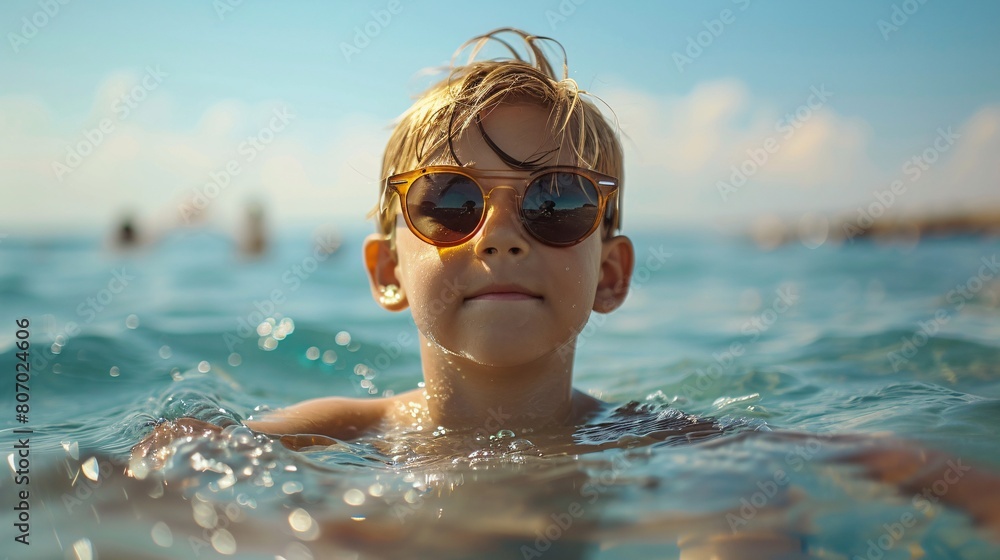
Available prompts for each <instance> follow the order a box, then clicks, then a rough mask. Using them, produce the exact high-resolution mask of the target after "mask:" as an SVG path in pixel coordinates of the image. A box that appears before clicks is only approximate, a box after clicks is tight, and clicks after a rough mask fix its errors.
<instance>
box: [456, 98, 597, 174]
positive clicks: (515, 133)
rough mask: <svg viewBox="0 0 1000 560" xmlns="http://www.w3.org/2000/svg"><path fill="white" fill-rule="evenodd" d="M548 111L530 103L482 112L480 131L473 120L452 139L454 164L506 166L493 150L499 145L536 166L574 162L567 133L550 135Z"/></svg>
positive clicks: (507, 104)
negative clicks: (455, 157) (534, 163)
mask: <svg viewBox="0 0 1000 560" xmlns="http://www.w3.org/2000/svg"><path fill="white" fill-rule="evenodd" d="M550 113H551V110H550V109H549V108H548V107H545V106H543V105H540V104H537V103H530V102H515V103H501V104H498V105H496V106H494V107H492V108H490V109H487V110H485V111H483V112H482V113H481V115H480V124H481V130H480V127H479V126H476V124H475V123H473V124H472V125H470V126H469V127H468V128H467V129H466V130H465V131H463V132H462V133H461V134H459V135H457V136H456V137H455V138H454V139H453V141H452V146H453V148H454V150H455V155H456V156H457V157H458V162H454V163H458V164H461V165H471V166H473V167H478V168H481V169H510V168H511V167H510V165H508V164H507V163H506V162H504V160H503V158H501V157H500V155H499V154H498V153H497V150H496V148H499V150H501V151H503V152H505V153H506V154H507V155H509V156H510V157H512V158H513V159H514V160H517V161H531V162H537V163H536V165H538V166H550V165H578V164H579V160H578V158H577V157H576V155H575V154H574V151H573V149H572V147H571V143H570V142H569V138H568V137H567V135H560V136H561V137H557V136H556V135H555V134H554V130H553V129H554V128H555V123H554V122H553V120H552V118H551V116H550ZM484 133H485V136H486V137H488V138H486V137H484ZM490 142H492V144H493V146H491V145H490ZM448 159H451V158H450V155H449V157H448Z"/></svg>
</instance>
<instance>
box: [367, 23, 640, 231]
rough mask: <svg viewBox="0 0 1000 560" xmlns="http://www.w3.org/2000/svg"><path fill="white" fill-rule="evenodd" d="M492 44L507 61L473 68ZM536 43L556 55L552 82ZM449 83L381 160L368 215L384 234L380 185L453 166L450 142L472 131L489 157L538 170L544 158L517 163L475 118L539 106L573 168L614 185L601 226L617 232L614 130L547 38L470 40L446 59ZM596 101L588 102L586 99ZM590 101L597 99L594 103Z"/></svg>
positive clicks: (396, 135)
mask: <svg viewBox="0 0 1000 560" xmlns="http://www.w3.org/2000/svg"><path fill="white" fill-rule="evenodd" d="M505 34H514V35H516V36H517V38H518V39H519V40H520V41H519V42H523V43H524V45H525V46H526V48H527V55H528V56H527V57H522V56H521V54H520V53H519V52H518V51H517V49H516V48H514V46H513V45H511V44H510V43H508V42H507V41H505V40H504V38H503V36H504V35H505ZM490 41H495V42H497V43H499V44H500V45H502V46H503V47H505V48H506V49H507V50H508V51H509V52H510V58H503V59H492V60H476V56H477V55H478V54H479V53H480V51H481V50H482V49H483V47H485V46H486V45H487V44H488V43H489V42H490ZM542 41H551V42H552V43H554V44H555V45H556V46H558V47H559V49H560V50H561V52H562V55H563V60H562V77H561V78H559V77H557V75H556V73H555V69H554V68H553V65H552V63H551V61H550V60H549V58H548V57H547V56H546V55H545V53H544V52H543V51H542V48H541V47H542ZM469 47H471V52H470V54H469V57H468V60H467V62H466V64H465V65H456V64H455V59H456V58H457V57H458V56H459V55H460V54H461V53H462V52H463V51H464V50H466V49H467V48H469ZM449 69H450V73H449V75H448V77H447V78H446V79H444V80H441V81H440V82H438V83H436V84H434V85H433V86H431V87H430V88H429V89H427V91H425V92H424V93H423V94H422V95H421V96H420V97H419V98H418V99H417V101H416V102H415V103H414V104H413V106H411V107H410V108H409V109H408V110H407V111H406V112H404V113H403V114H402V115H401V116H400V117H399V119H398V122H397V123H396V126H395V129H394V130H393V132H392V136H391V137H390V138H389V143H388V144H387V145H386V149H385V154H384V155H383V158H382V172H381V181H380V183H381V192H380V194H379V203H378V206H377V208H376V209H375V210H374V211H373V212H372V213H373V214H376V213H377V216H378V221H379V226H380V227H381V230H382V233H384V234H387V235H388V234H390V233H391V232H392V230H393V229H394V223H395V219H396V212H398V210H394V205H393V207H390V205H391V202H392V201H391V200H390V197H389V196H388V194H389V193H388V191H387V183H386V179H387V178H388V177H389V176H391V175H393V174H395V173H400V172H403V171H408V170H411V169H415V168H417V167H421V166H423V165H428V164H429V163H430V162H431V161H432V160H433V161H436V160H441V159H446V158H450V159H451V160H454V162H455V164H458V162H457V157H456V156H455V153H454V150H453V149H452V141H453V140H454V138H456V137H458V136H459V135H461V134H462V133H463V132H465V131H466V130H467V129H468V128H469V127H470V126H473V125H476V126H478V127H479V131H480V133H481V134H482V135H483V137H484V138H485V139H486V141H487V143H488V144H489V145H490V147H491V149H493V151H494V152H496V153H497V155H498V156H500V158H501V159H503V161H504V162H505V163H507V164H508V165H510V166H511V167H514V168H521V169H533V168H537V167H539V166H540V164H539V163H538V162H540V161H542V160H544V159H545V158H546V156H548V155H549V154H550V153H548V152H546V153H541V154H536V155H535V156H534V157H533V158H530V159H525V160H520V161H519V160H516V159H514V158H512V157H511V156H510V155H508V154H506V153H505V152H503V151H502V150H501V149H500V148H499V146H496V145H495V144H494V143H493V142H492V141H491V140H490V139H489V137H488V136H487V135H486V131H485V130H484V129H483V128H482V125H481V123H480V115H481V114H483V113H484V112H488V111H489V110H490V109H491V108H493V107H494V106H496V105H497V104H499V103H501V102H503V101H510V100H515V99H516V100H518V101H528V102H531V103H537V104H538V105H541V106H543V107H547V108H549V110H550V115H549V122H551V123H552V134H553V136H554V137H555V138H557V139H558V140H559V142H558V145H559V146H562V145H563V144H564V143H568V145H569V146H570V147H571V149H572V150H573V152H574V154H575V156H576V159H577V161H578V162H579V165H581V166H585V167H588V168H590V169H593V170H595V171H598V172H600V173H604V174H607V175H611V176H613V177H616V178H618V180H619V190H618V196H617V199H618V200H617V201H616V202H617V204H615V205H614V206H615V208H614V212H612V213H609V214H610V215H609V217H608V220H607V221H606V223H605V226H606V233H607V234H611V233H613V232H614V231H616V230H617V229H618V228H619V227H621V225H620V224H621V213H620V206H621V203H620V201H621V186H620V185H621V183H622V178H623V171H624V170H623V156H622V148H621V143H620V141H619V139H618V134H617V126H613V125H612V124H611V123H610V122H608V120H607V119H606V118H605V117H604V115H603V114H602V113H601V111H600V110H599V109H598V108H597V106H596V105H594V104H593V103H591V102H590V101H588V100H586V99H584V96H591V95H590V94H588V93H587V92H586V91H584V90H582V89H580V88H579V87H578V86H577V83H576V81H574V80H573V79H571V78H570V77H569V70H568V67H567V63H566V52H565V50H564V49H563V48H562V45H560V44H559V43H558V42H557V41H555V40H553V39H550V38H548V37H538V36H534V35H529V34H528V33H526V32H524V31H521V30H519V29H513V28H509V27H504V28H500V29H495V30H493V31H490V32H489V33H486V34H484V35H480V36H478V37H474V38H473V39H471V40H469V41H467V42H466V43H465V44H464V45H462V46H461V47H460V48H459V49H458V51H456V53H455V55H454V57H452V63H451V66H450V68H449ZM591 97H594V96H591ZM595 99H596V97H595Z"/></svg>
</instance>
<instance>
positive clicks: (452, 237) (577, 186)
mask: <svg viewBox="0 0 1000 560" xmlns="http://www.w3.org/2000/svg"><path fill="white" fill-rule="evenodd" d="M493 177H495V178H509V179H522V180H524V185H523V187H522V188H521V189H517V188H515V189H514V190H515V198H516V200H517V207H518V214H519V216H520V218H521V223H522V224H523V225H524V229H525V230H527V231H528V233H530V234H531V236H532V237H534V238H535V239H537V240H539V241H541V242H542V243H545V244H546V245H552V246H555V247H568V246H570V245H576V244H577V243H580V242H581V241H583V240H584V239H586V238H587V237H588V236H590V234H592V233H594V231H595V230H597V228H598V227H599V226H600V225H601V221H602V219H603V220H606V221H608V222H609V223H610V224H611V225H615V224H614V223H613V221H614V218H615V216H616V215H617V210H618V208H617V206H618V203H617V200H618V199H617V196H615V195H616V193H617V191H618V187H619V185H618V180H617V179H615V178H614V177H611V176H609V175H603V174H601V173H597V172H595V171H591V170H589V169H583V168H579V167H564V166H559V167H546V168H543V169H539V170H538V171H535V172H533V173H531V174H530V175H528V177H527V178H526V179H525V177H524V172H523V171H488V170H480V169H474V168H467V167H454V166H450V165H433V166H428V167H421V168H419V169H414V170H413V171H407V172H406V173H399V174H397V175H393V176H391V177H389V178H388V179H386V188H385V191H384V194H383V196H384V197H385V199H383V204H382V205H381V208H383V212H385V213H387V212H388V208H389V205H388V202H389V198H390V197H391V196H392V195H393V194H395V195H396V196H398V197H399V201H400V207H401V209H402V213H403V219H404V220H406V225H407V227H409V228H410V231H412V232H413V234H414V235H416V236H417V237H419V238H420V239H422V240H423V241H425V242H427V243H430V244H431V245H436V246H438V247H452V246H455V245H459V244H462V243H465V242H466V241H468V240H469V239H470V238H472V236H473V235H475V234H476V232H477V231H479V228H480V227H482V225H483V222H484V221H486V201H487V200H489V197H490V194H491V193H492V192H493V188H491V189H489V190H486V189H484V188H483V186H482V184H481V182H480V181H481V180H482V179H485V178H493ZM494 188H499V187H494ZM507 188H511V187H507ZM612 196H615V202H614V204H608V202H609V199H610V198H611V197H612Z"/></svg>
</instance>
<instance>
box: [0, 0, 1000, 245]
mask: <svg viewBox="0 0 1000 560" xmlns="http://www.w3.org/2000/svg"><path fill="white" fill-rule="evenodd" d="M577 1H578V0H577ZM56 7H58V11H57V12H56ZM46 8H48V10H49V11H50V12H55V13H54V15H51V16H50V15H48V14H46V13H45V9H46ZM229 8H231V9H229ZM390 8H392V9H393V10H394V11H395V12H396V13H392V12H391V11H390ZM727 10H728V12H727ZM39 14H42V15H39ZM25 18H26V19H25ZM894 18H895V19H894ZM379 19H381V20H382V21H381V22H380V21H379ZM998 19H1000V3H996V2H986V1H982V2H943V1H941V0H927V1H926V2H923V3H921V2H919V1H918V0H908V1H905V2H904V1H899V0H891V1H890V0H868V1H860V0H858V1H844V2H827V3H818V2H808V3H807V2H792V1H786V2H774V1H772V2H764V1H762V0H714V1H701V2H694V1H691V2H615V3H613V2H610V1H607V0H585V1H583V2H580V3H579V4H578V3H577V2H575V1H573V0H563V1H561V2H560V1H557V0H552V1H541V2H528V1H513V2H497V3H487V2H480V3H471V2H427V1H425V2H418V1H412V0H411V1H408V0H398V2H388V1H372V2H349V3H348V2H320V1H312V2H281V3H277V2H265V1H263V0H243V1H242V2H238V1H236V0H218V1H215V2H213V1H212V0H202V1H185V2H159V3H155V4H154V3H152V2H124V1H121V2H110V1H99V0H96V1H88V2H83V1H81V0H70V1H68V2H67V3H66V4H62V3H60V2H59V1H58V0H41V1H39V0H35V1H10V2H4V3H2V4H0V31H2V32H3V35H4V41H3V43H2V44H0V127H2V128H3V137H2V138H0V149H2V151H0V189H2V195H3V197H4V198H5V199H6V200H7V201H8V203H6V204H3V205H2V207H0V224H2V225H0V228H3V227H8V228H24V227H30V228H35V229H36V230H42V231H45V230H51V229H53V228H55V229H66V228H76V227H86V228H101V227H106V225H107V224H108V223H110V221H111V220H112V219H113V217H114V216H115V215H117V213H119V212H120V211H121V209H122V208H124V207H126V206H127V207H131V208H133V209H135V210H136V211H137V212H139V213H140V214H141V215H143V216H148V217H150V219H153V218H155V219H157V220H161V221H162V222H164V223H166V222H169V221H171V220H173V219H176V217H177V214H178V213H179V207H180V206H181V205H182V204H184V203H185V202H186V201H187V202H189V201H190V200H191V198H192V197H193V196H196V193H197V192H199V190H201V191H204V188H205V185H206V184H207V183H208V182H209V181H210V178H211V177H212V175H211V174H212V173H215V174H216V176H218V174H219V173H222V172H223V171H224V170H225V169H226V165H227V163H229V162H231V161H234V160H235V161H236V162H237V163H238V165H239V168H240V173H239V174H235V175H232V176H231V177H230V178H229V182H228V184H227V185H226V186H225V188H223V189H222V190H221V191H220V192H219V193H218V195H217V196H215V197H209V198H210V200H208V203H207V204H206V207H207V209H206V213H207V215H209V216H210V217H211V218H212V219H218V220H220V221H223V222H224V221H226V220H232V219H234V216H235V215H236V214H237V212H238V211H239V209H240V208H241V207H242V205H243V204H244V202H245V201H246V200H247V199H248V198H258V199H262V200H264V201H265V203H266V204H267V205H268V207H269V208H271V210H272V211H271V216H272V218H271V219H272V221H275V222H277V223H278V224H282V223H292V222H295V223H301V222H322V221H329V220H339V221H341V222H342V223H345V224H354V223H357V224H360V223H361V222H362V221H363V214H364V212H365V210H366V209H367V208H368V207H369V206H370V205H371V204H372V203H373V202H374V192H375V190H374V189H375V183H376V181H377V177H375V176H376V175H377V167H378V162H379V160H380V158H381V150H382V148H383V147H384V142H385V140H386V139H387V137H388V126H389V125H390V123H391V122H392V120H393V118H395V117H396V116H398V115H399V114H400V113H401V112H402V111H403V110H405V109H406V107H407V106H408V105H409V102H410V101H411V98H412V97H413V96H414V95H416V94H417V93H418V92H419V91H420V89H421V86H422V85H426V84H427V79H426V78H420V77H419V76H418V73H419V72H420V71H421V70H422V69H425V68H427V67H432V66H437V65H440V64H443V63H446V62H447V61H448V60H449V58H450V57H451V55H452V53H453V52H454V50H455V49H456V48H457V47H458V46H459V45H461V44H462V43H463V42H464V41H465V40H467V39H468V38H470V37H472V36H474V35H477V34H480V33H483V32H485V31H487V30H489V29H492V28H495V27H502V26H514V27H519V28H522V29H525V30H527V31H529V32H532V33H535V34H538V35H546V36H551V37H553V38H555V39H557V40H559V41H560V42H561V43H562V44H563V46H564V47H565V48H566V50H567V52H568V55H569V68H570V76H571V77H572V78H574V79H575V80H577V82H578V83H579V84H580V86H581V87H582V88H584V89H586V90H588V91H590V92H592V93H594V94H596V95H598V96H600V97H601V98H602V99H604V100H606V101H607V102H608V103H609V104H610V105H611V107H612V108H613V109H614V110H615V112H616V113H617V115H618V118H619V120H620V124H621V126H622V130H623V131H624V132H625V134H626V135H627V137H628V139H627V140H626V146H627V157H628V159H627V163H626V165H627V167H626V170H627V171H626V189H628V190H627V195H626V212H627V216H628V217H629V218H628V219H630V220H633V221H632V222H631V223H635V224H640V225H642V224H661V223H676V224H678V225H684V226H698V225H704V224H705V223H706V222H710V223H713V224H715V223H723V222H725V223H745V222H752V221H753V220H757V219H760V218H761V217H762V216H764V217H780V218H781V219H787V220H796V219H799V218H800V216H802V215H804V214H809V215H813V216H815V215H823V216H829V217H831V218H832V217H835V216H838V215H845V214H851V213H852V212H855V211H856V208H868V207H869V206H870V205H871V203H872V202H873V201H874V200H876V199H875V198H874V195H873V191H876V190H880V189H881V190H884V189H887V188H889V185H890V184H892V182H893V181H896V180H901V181H903V182H904V185H905V186H906V191H905V192H904V193H903V194H901V195H899V196H897V197H896V200H894V201H893V203H892V204H891V205H890V206H891V208H888V209H887V211H888V212H899V213H907V212H911V213H916V212H926V211H930V210H940V209H942V208H951V207H954V208H972V207H982V205H983V204H984V203H989V204H995V205H1000V185H998V184H997V181H998V180H997V177H1000V167H998V166H1000V163H998V161H997V160H1000V158H997V157H996V156H997V154H1000V72H998V71H997V69H998V68H1000V34H997V33H996V21H998ZM32 20H34V22H35V23H34V24H31V23H30V22H31V21H32ZM25 21H28V22H29V24H28V25H26V24H25ZM880 21H882V22H884V23H883V24H882V27H881V28H880V23H879V22H880ZM42 22H44V24H43V25H37V30H36V31H37V32H33V30H35V25H36V24H39V23H42ZM889 25H892V26H893V27H888V26H889ZM366 26H367V29H368V30H370V31H375V33H374V34H372V35H373V36H370V37H369V36H365V37H363V38H362V39H361V40H360V41H359V42H357V44H355V41H356V38H357V37H358V30H361V32H362V33H363V32H364V30H365V29H366ZM713 32H714V33H713ZM366 40H367V44H365V41H366ZM699 40H700V42H701V44H700V45H699V46H698V49H700V52H699V51H698V50H697V49H695V50H689V49H688V47H689V45H690V44H691V42H692V41H693V42H694V43H698V42H699ZM346 45H354V46H355V48H357V51H356V52H352V53H350V55H349V56H345V51H344V49H345V46H346ZM679 57H687V58H686V59H684V62H682V63H681V64H678V60H682V59H681V58H679ZM679 66H680V67H679ZM143 79H145V80H146V82H145V84H146V85H143ZM150 86H153V87H150ZM136 88H139V90H140V91H137V89H136ZM821 90H822V91H828V92H830V95H829V96H828V98H826V99H823V100H818V99H817V98H816V97H815V96H814V95H813V92H815V91H821ZM130 92H132V93H133V94H135V93H138V95H139V96H141V99H134V98H133V97H134V95H133V97H129V95H130ZM123 96H125V97H123ZM810 96H813V97H810ZM123 100H124V101H126V102H127V101H131V102H132V105H133V107H131V108H130V109H129V111H128V114H127V115H124V113H123V111H122V107H123V104H122V103H123ZM116 103H117V104H116ZM810 103H812V106H811V107H810ZM806 108H808V109H806ZM797 110H798V111H799V116H800V117H802V116H805V117H806V118H804V119H801V118H796V119H797V120H796V121H795V124H797V125H799V126H797V127H795V128H794V134H792V135H791V136H788V137H786V136H784V134H782V133H781V132H780V130H781V129H780V128H779V127H780V123H781V122H782V120H783V119H786V117H785V115H788V114H792V115H794V114H795V112H796V111H797ZM275 111H279V112H280V111H285V114H287V115H294V116H293V117H291V119H290V122H287V123H284V125H283V127H282V128H281V130H271V131H270V132H265V138H270V136H272V133H273V137H274V140H273V142H268V143H267V144H266V145H264V146H263V149H260V150H258V151H259V153H257V154H255V157H254V158H253V160H252V161H249V160H248V159H247V153H249V152H247V151H244V152H241V151H240V146H241V145H243V141H244V139H245V138H246V137H247V136H248V135H257V134H259V133H260V131H261V130H262V129H263V128H264V127H267V126H270V125H269V123H274V122H275V121H274V120H273V115H274V114H275ZM123 115H124V116H123ZM104 120H109V121H110V126H108V128H107V130H109V131H110V132H106V133H103V134H100V135H98V133H97V132H94V131H95V130H98V131H99V130H100V127H101V122H102V121H104ZM286 120H288V119H286ZM786 120H787V119H786ZM105 124H106V125H108V123H107V122H105ZM279 124H281V123H279ZM786 124H787V123H786ZM786 130H787V127H786ZM939 130H943V131H948V130H950V131H951V133H948V134H946V136H947V137H948V138H951V140H948V141H947V142H945V141H942V140H939V139H938V137H939V136H941V134H940V133H939ZM88 131H89V132H91V135H90V138H91V139H94V138H98V136H100V141H99V142H90V141H89V140H88V136H87V133H88ZM769 138H770V139H772V140H774V142H775V144H776V145H777V146H778V148H777V150H776V151H775V152H774V153H773V154H772V153H769V154H768V159H767V161H765V162H764V163H763V164H760V165H756V166H754V165H749V166H747V167H746V168H745V169H752V170H753V173H751V174H749V175H748V176H747V177H746V180H745V182H744V183H740V184H738V186H735V185H737V183H736V182H734V181H732V175H733V171H732V170H733V168H734V167H737V168H739V167H740V166H741V165H743V164H745V163H746V161H747V159H748V158H750V157H751V154H752V153H754V150H757V152H756V153H758V154H759V153H760V151H759V150H760V149H763V147H764V146H765V143H766V142H767V140H768V139H769ZM936 140H937V142H938V144H937V148H934V146H935V144H934V142H935V141H936ZM81 142H83V143H84V144H86V143H88V142H90V144H92V146H90V147H89V148H90V149H88V146H86V145H85V146H83V148H84V149H83V150H81V151H88V152H89V153H87V154H86V155H85V156H83V157H81V158H80V162H79V164H78V166H69V165H68V164H67V162H68V161H70V160H71V158H70V157H69V155H68V153H69V152H67V150H71V151H72V149H73V147H74V146H80V143H81ZM948 142H950V143H948ZM941 148H944V149H941ZM748 150H750V151H749V152H748ZM927 150H932V151H931V152H928V151H927ZM921 154H926V155H929V156H932V157H933V163H930V164H928V165H927V169H926V170H924V171H925V172H924V173H921V175H920V176H919V177H916V178H914V177H913V175H912V174H907V173H906V171H905V170H904V165H905V163H906V162H907V160H910V159H911V158H912V157H914V156H920V155H921ZM54 162H56V163H61V164H63V165H67V166H68V167H69V171H68V172H65V171H66V168H63V171H64V172H63V173H61V174H60V172H59V171H58V170H54V169H53V163H54ZM911 171H912V169H911ZM720 183H723V184H725V185H728V187H731V188H723V187H721V186H720ZM202 194H203V195H204V193H202ZM10 201H13V204H10ZM626 225H628V223H627V224H626Z"/></svg>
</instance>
